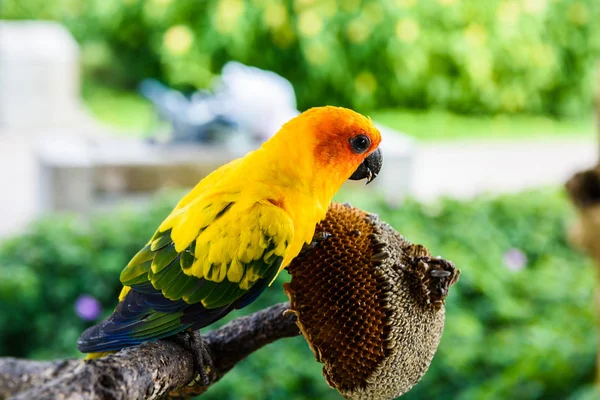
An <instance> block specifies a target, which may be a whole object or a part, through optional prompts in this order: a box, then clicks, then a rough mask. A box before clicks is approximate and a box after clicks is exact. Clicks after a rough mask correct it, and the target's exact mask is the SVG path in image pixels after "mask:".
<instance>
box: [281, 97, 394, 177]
mask: <svg viewBox="0 0 600 400" xmlns="http://www.w3.org/2000/svg"><path fill="white" fill-rule="evenodd" d="M294 120H296V121H294ZM294 120H292V121H290V123H292V124H298V125H299V126H298V128H299V129H297V130H296V131H297V132H303V133H305V134H306V135H307V136H309V139H310V142H311V146H308V148H307V150H308V151H310V152H311V153H312V154H311V156H312V157H311V158H312V159H314V160H315V162H316V164H317V165H316V167H317V168H319V169H322V170H327V171H330V172H333V171H336V172H338V174H336V175H338V176H339V177H340V178H341V179H342V180H346V179H348V178H349V179H353V180H360V179H367V183H369V182H371V181H372V180H373V179H374V178H375V177H376V176H377V174H379V171H380V169H381V165H382V156H381V151H380V150H379V149H378V146H379V143H380V142H381V134H380V133H379V130H378V129H377V128H376V127H375V125H374V124H373V121H371V119H370V118H367V117H365V116H363V115H361V114H359V113H357V112H355V111H352V110H350V109H347V108H342V107H331V106H326V107H315V108H311V109H310V110H308V111H305V112H304V113H302V114H300V115H299V116H298V117H296V118H295V119H294ZM298 145H300V143H298ZM340 184H341V183H340Z"/></svg>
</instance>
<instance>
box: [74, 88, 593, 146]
mask: <svg viewBox="0 0 600 400" xmlns="http://www.w3.org/2000/svg"><path fill="white" fill-rule="evenodd" d="M83 97H84V100H85V102H86V104H87V106H88V107H89V109H90V111H92V112H93V113H94V115H95V116H96V117H97V118H98V119H100V120H101V121H103V122H104V123H107V124H110V125H113V126H114V127H117V128H118V129H120V132H121V133H123V134H127V135H129V136H132V135H137V136H150V135H152V134H153V130H149V129H150V128H153V124H155V121H156V116H155V113H154V110H153V109H152V106H151V105H150V103H149V102H148V101H147V100H146V99H144V98H143V97H141V96H140V95H138V94H136V93H133V92H125V91H123V90H118V89H112V88H109V87H106V86H99V85H97V84H94V83H92V82H86V83H85V84H84V86H83ZM369 115H370V116H371V117H372V118H373V120H375V122H378V123H381V124H383V125H386V126H388V127H390V128H394V129H396V130H398V131H400V132H405V133H408V134H410V136H412V137H414V138H416V139H418V140H440V139H457V138H474V137H477V138H484V139H504V138H510V139H518V138H527V139H531V138H534V137H535V138H540V139H548V138H556V137H566V136H569V137H573V136H579V137H583V136H588V137H592V136H593V135H594V134H595V132H596V129H595V128H596V125H595V120H594V118H593V116H592V115H591V114H590V115H588V116H584V117H579V118H561V119H556V118H551V117H546V116H541V115H538V116H536V115H511V116H508V115H496V116H487V115H478V116H474V115H470V116H466V115H458V114H454V113H450V112H447V111H442V110H428V111H420V110H406V109H405V110H399V109H394V110H391V109H388V110H375V111H373V112H371V113H369Z"/></svg>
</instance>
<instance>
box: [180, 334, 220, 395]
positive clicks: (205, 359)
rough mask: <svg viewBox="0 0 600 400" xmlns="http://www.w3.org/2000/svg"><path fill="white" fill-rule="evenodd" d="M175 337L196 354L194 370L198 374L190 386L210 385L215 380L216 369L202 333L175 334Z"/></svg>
mask: <svg viewBox="0 0 600 400" xmlns="http://www.w3.org/2000/svg"><path fill="white" fill-rule="evenodd" d="M173 339H174V340H175V341H176V342H177V343H179V344H181V345H182V346H183V347H185V348H186V349H187V350H188V351H190V352H191V353H192V355H193V356H194V364H195V365H194V367H195V368H194V370H195V371H196V372H197V375H196V376H195V377H194V379H193V380H192V381H191V382H190V383H189V385H188V386H198V385H199V386H209V385H210V384H211V382H213V380H214V379H211V377H212V376H213V375H214V371H215V369H214V364H213V358H212V355H211V352H210V350H209V348H208V345H207V344H206V341H204V339H203V338H202V337H201V336H200V335H194V334H193V333H192V332H186V333H185V334H183V335H178V336H175V337H173Z"/></svg>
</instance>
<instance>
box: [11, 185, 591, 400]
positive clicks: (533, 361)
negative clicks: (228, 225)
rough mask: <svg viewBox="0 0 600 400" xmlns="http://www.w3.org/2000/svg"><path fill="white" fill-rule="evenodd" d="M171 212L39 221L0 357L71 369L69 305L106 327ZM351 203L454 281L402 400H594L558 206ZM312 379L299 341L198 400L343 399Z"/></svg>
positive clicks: (262, 303) (544, 201) (587, 326)
mask: <svg viewBox="0 0 600 400" xmlns="http://www.w3.org/2000/svg"><path fill="white" fill-rule="evenodd" d="M344 197H347V196H344ZM355 200H356V199H355ZM174 203H175V196H171V195H169V196H163V197H161V198H159V199H158V200H156V201H155V202H154V203H153V204H152V205H151V206H149V207H136V208H135V209H130V210H124V211H122V212H119V213H116V214H114V215H102V216H98V217H96V218H92V219H91V220H81V219H76V218H69V217H65V216H62V217H59V216H57V217H51V218H46V219H44V220H42V221H40V222H39V223H37V224H35V225H33V226H32V227H31V228H30V229H29V230H28V232H26V233H24V234H22V235H21V236H18V237H15V238H13V239H10V240H8V241H6V242H4V243H3V244H2V245H1V246H0V310H1V312H0V354H1V355H13V356H20V357H36V358H39V357H44V358H54V357H63V356H73V355H77V352H76V350H75V342H76V340H77V337H78V335H79V334H80V332H81V331H83V329H84V328H86V327H87V326H89V325H90V324H91V323H90V322H85V321H82V320H80V319H79V318H78V317H77V316H76V314H75V310H74V304H75V301H76V299H77V297H78V296H80V295H81V294H90V295H92V296H95V297H96V298H97V299H99V300H100V302H101V303H102V304H103V306H104V308H105V312H104V314H105V315H106V314H108V313H109V311H110V310H111V309H112V307H114V305H115V300H116V297H117V294H118V292H119V285H118V275H119V272H120V270H121V268H122V267H123V266H124V265H125V264H126V263H127V261H128V259H129V258H130V257H131V256H132V255H133V254H135V252H136V251H137V250H138V248H139V247H141V246H142V245H143V244H144V242H145V241H146V239H147V238H148V237H149V235H150V234H151V233H152V232H153V229H154V228H155V227H156V226H157V225H158V224H159V222H160V221H161V219H162V218H164V216H165V215H166V214H167V213H168V212H169V211H170V208H171V207H172V205H173V204H174ZM355 203H357V204H355V205H360V206H361V207H362V208H364V209H367V210H369V211H373V212H377V213H379V214H380V215H381V217H382V218H383V219H384V220H386V221H388V222H389V223H391V224H392V225H393V226H394V227H395V228H396V229H398V230H399V231H400V232H402V233H403V234H404V235H405V236H406V237H407V238H409V239H410V240H411V241H413V242H416V243H422V244H424V245H426V246H427V247H428V248H429V249H430V250H431V251H432V253H433V254H436V255H437V254H440V255H442V256H444V257H445V258H448V259H451V260H453V261H454V262H455V263H456V265H457V266H458V267H459V268H460V269H461V270H462V274H461V279H460V281H459V283H458V284H457V285H456V286H455V287H453V288H452V290H451V293H450V296H449V298H448V302H447V317H446V324H447V325H446V329H445V332H444V336H443V338H442V342H441V344H440V347H439V350H438V353H437V355H436V357H435V358H434V361H433V363H432V366H431V368H430V369H429V371H428V372H427V374H426V375H425V377H424V379H423V381H422V382H421V383H419V384H418V385H417V386H416V387H415V388H414V389H413V390H412V391H411V392H409V393H408V394H407V395H406V396H405V397H404V398H406V399H450V398H451V399H458V400H461V399H465V400H467V399H506V398H514V399H579V400H583V399H591V398H594V397H593V396H594V395H593V394H592V393H593V392H592V391H591V389H590V386H589V385H590V384H591V383H592V382H593V377H594V373H593V371H594V361H595V352H596V337H595V327H594V314H593V296H592V293H593V287H594V281H595V280H594V273H593V268H592V267H591V265H590V263H589V262H588V261H586V258H585V257H584V256H582V255H581V254H578V253H577V252H575V251H573V250H572V249H571V248H570V247H569V245H568V244H567V242H566V240H565V229H566V221H567V220H568V219H569V218H570V206H569V204H568V202H567V201H566V200H565V199H564V198H563V196H562V195H559V194H557V193H555V192H531V193H523V194H518V195H511V196H505V197H499V198H483V197H482V198H478V199H475V200H472V201H467V202H459V201H454V200H443V201H440V202H439V203H435V204H430V205H422V204H419V203H417V202H414V201H407V202H405V203H404V204H403V205H402V207H400V208H393V207H391V206H390V205H387V204H386V203H385V202H384V201H382V200H379V199H377V198H373V197H372V196H371V197H360V198H359V199H358V201H355ZM515 252H517V253H519V254H522V255H523V256H524V260H521V261H520V264H514V263H512V264H511V263H510V262H509V261H510V260H507V259H506V257H507V254H512V253H515ZM523 262H525V264H523ZM288 279H289V277H288V276H287V274H286V273H283V274H282V276H280V278H278V281H277V282H276V283H275V284H274V285H273V287H271V288H270V289H269V290H267V291H266V292H265V293H264V294H263V296H261V298H260V299H259V300H258V301H257V302H256V303H255V304H253V305H251V306H250V307H249V308H248V309H245V310H242V311H238V312H236V313H235V314H234V315H232V316H230V317H229V318H233V317H236V316H239V315H240V314H246V313H249V312H252V311H254V310H257V309H260V308H264V307H266V306H268V305H270V304H273V303H275V302H278V301H284V300H285V296H284V295H283V293H282V290H281V284H282V282H284V281H286V280H288ZM220 323H223V322H220ZM320 370H321V365H320V364H318V363H317V362H316V361H315V360H314V356H313V355H312V353H311V352H310V350H309V349H308V346H307V345H306V343H305V342H304V341H303V339H302V338H294V339H286V340H281V341H279V342H277V343H274V344H272V345H270V346H268V347H267V348H266V349H263V350H261V351H258V352H257V353H255V354H253V355H251V356H250V357H249V358H248V359H246V360H244V361H243V362H242V363H241V364H240V365H239V366H237V367H236V368H235V369H233V371H231V372H230V373H229V374H228V375H227V376H226V377H225V378H224V379H223V380H222V381H221V382H219V383H218V384H216V385H214V387H212V388H211V389H210V390H209V391H208V393H207V394H206V395H205V396H204V397H203V398H208V399H211V398H212V399H221V400H222V399H240V398H243V399H264V398H269V399H306V398H319V399H337V398H339V396H338V395H337V394H336V393H335V392H334V391H332V390H331V389H329V388H328V387H327V385H326V383H325V381H324V380H323V378H322V377H321V372H320Z"/></svg>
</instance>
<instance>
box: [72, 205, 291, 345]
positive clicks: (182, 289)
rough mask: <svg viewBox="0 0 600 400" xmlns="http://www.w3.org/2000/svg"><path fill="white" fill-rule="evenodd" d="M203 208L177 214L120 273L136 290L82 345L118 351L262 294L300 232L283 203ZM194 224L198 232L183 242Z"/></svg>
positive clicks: (202, 323)
mask: <svg viewBox="0 0 600 400" xmlns="http://www.w3.org/2000/svg"><path fill="white" fill-rule="evenodd" d="M197 208H198V207H197ZM214 208H216V211H215V209H214ZM203 209H204V210H205V211H206V212H205V213H203V214H199V215H197V216H196V217H195V218H193V217H192V216H191V215H186V214H185V213H180V214H179V215H180V216H181V218H180V219H177V218H175V219H173V218H172V219H171V223H170V225H169V227H168V228H167V229H166V230H164V231H161V230H160V228H159V231H158V232H157V233H156V234H155V235H154V236H153V238H152V239H151V240H150V242H149V243H148V244H147V245H146V246H145V247H144V248H143V249H142V250H140V251H139V252H138V254H136V255H135V256H134V258H133V259H132V260H131V262H130V263H129V265H127V267H126V268H125V269H124V270H123V272H122V273H121V282H122V283H123V285H124V286H126V287H130V288H131V289H130V290H129V291H128V292H127V294H126V296H125V297H124V298H123V299H122V301H121V302H120V303H119V305H118V306H117V308H116V309H115V312H114V313H113V314H112V315H111V316H110V317H109V318H107V319H106V320H105V321H103V322H102V323H100V324H99V325H96V326H94V327H92V328H90V329H88V330H87V331H86V332H84V333H83V335H82V336H81V338H80V340H79V342H78V347H79V349H80V350H81V351H83V352H100V351H110V350H117V349H120V348H123V347H126V346H131V345H135V344H139V343H141V342H145V341H150V340H155V339H159V338H163V337H166V336H171V335H173V334H176V333H178V332H181V331H183V330H185V329H187V328H193V329H199V328H202V327H204V326H207V325H209V324H211V323H212V322H214V321H216V320H217V319H220V318H221V317H223V316H224V315H226V314H227V313H229V312H230V311H231V310H233V309H236V308H237V309H239V308H243V307H245V306H246V305H248V304H250V303H251V302H253V301H254V300H256V298H257V297H258V296H259V295H260V294H261V293H262V292H263V291H264V290H265V289H266V287H267V286H268V285H269V284H270V283H271V282H272V281H273V279H275V277H276V276H277V274H278V272H279V270H280V267H281V264H282V261H283V258H284V257H285V254H286V252H287V251H288V248H289V245H290V244H291V242H292V239H293V232H294V230H293V224H292V221H291V219H290V217H289V216H288V215H287V214H286V213H285V212H284V211H283V210H282V209H281V208H279V207H276V206H275V205H273V204H271V203H270V202H258V203H253V204H250V205H248V204H243V203H241V204H238V203H231V202H229V203H222V204H219V203H216V204H215V203H212V204H211V206H204V207H203ZM184 211H187V212H194V210H193V209H188V208H185V209H184ZM207 216H208V217H209V218H208V219H210V220H211V221H210V222H209V223H208V224H207V223H206V222H207ZM171 217H172V216H171ZM171 217H170V218H171ZM167 220H169V219H167ZM161 227H162V225H161ZM189 230H193V231H196V232H199V233H198V234H197V235H196V238H195V240H192V241H191V242H189V243H186V245H185V246H182V247H183V248H181V247H180V245H181V238H185V237H188V236H189V233H188V231H189ZM178 239H179V240H178Z"/></svg>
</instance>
